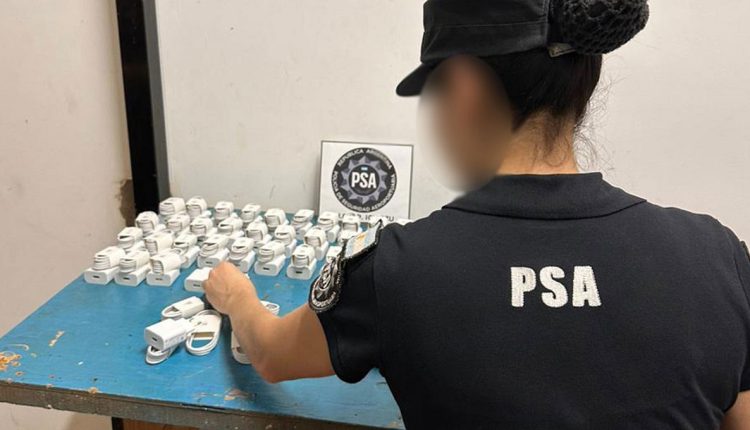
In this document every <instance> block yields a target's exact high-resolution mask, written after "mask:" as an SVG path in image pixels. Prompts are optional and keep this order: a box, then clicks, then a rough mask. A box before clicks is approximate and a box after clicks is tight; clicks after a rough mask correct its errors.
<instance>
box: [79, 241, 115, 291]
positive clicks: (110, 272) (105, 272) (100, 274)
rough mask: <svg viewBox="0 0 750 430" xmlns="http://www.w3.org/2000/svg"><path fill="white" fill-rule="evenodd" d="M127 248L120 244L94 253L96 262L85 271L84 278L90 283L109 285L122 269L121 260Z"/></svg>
mask: <svg viewBox="0 0 750 430" xmlns="http://www.w3.org/2000/svg"><path fill="white" fill-rule="evenodd" d="M124 257H125V250H124V249H122V248H120V247H119V246H110V247H107V248H105V249H103V250H101V251H99V252H97V253H96V254H95V255H94V262H93V264H92V265H91V267H90V268H89V269H86V271H84V272H83V279H84V281H86V282H87V283H89V284H95V285H107V284H109V283H110V282H111V281H112V279H114V277H115V274H117V272H118V271H119V270H120V260H121V259H122V258H124Z"/></svg>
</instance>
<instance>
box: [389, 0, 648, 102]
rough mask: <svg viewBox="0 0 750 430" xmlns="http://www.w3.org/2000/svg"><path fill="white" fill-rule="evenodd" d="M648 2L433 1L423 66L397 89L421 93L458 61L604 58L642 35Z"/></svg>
mask: <svg viewBox="0 0 750 430" xmlns="http://www.w3.org/2000/svg"><path fill="white" fill-rule="evenodd" d="M648 15H649V9H648V3H647V0H428V1H427V2H426V3H425V4H424V36H423V38H422V55H421V61H422V65H421V66H419V67H418V68H417V69H416V70H414V71H413V72H412V73H411V74H409V75H408V76H407V77H406V78H405V79H404V80H403V81H401V83H400V84H399V85H398V87H397V88H396V93H397V94H398V95H400V96H414V95H418V94H419V93H420V92H421V91H422V87H423V86H424V84H425V81H426V80H427V77H428V75H429V74H430V72H432V70H433V69H434V68H435V67H437V65H438V64H439V63H440V62H441V61H442V60H444V59H446V58H450V57H452V56H454V55H461V54H464V55H473V56H477V57H488V56H496V55H506V54H513V53H516V52H523V51H530V50H532V49H536V48H544V47H546V48H550V53H551V55H553V56H555V55H560V54H564V53H567V52H574V51H577V52H580V53H582V54H591V55H593V54H604V53H607V52H610V51H613V50H615V49H617V48H619V47H620V46H622V45H623V44H625V43H626V42H627V41H629V40H630V39H631V38H633V36H635V35H636V34H637V33H638V32H639V31H640V30H642V29H643V27H645V25H646V21H647V20H648Z"/></svg>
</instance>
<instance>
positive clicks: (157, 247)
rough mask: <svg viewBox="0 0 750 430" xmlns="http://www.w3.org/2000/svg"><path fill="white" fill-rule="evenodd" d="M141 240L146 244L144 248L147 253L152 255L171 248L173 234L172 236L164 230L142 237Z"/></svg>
mask: <svg viewBox="0 0 750 430" xmlns="http://www.w3.org/2000/svg"><path fill="white" fill-rule="evenodd" d="M143 242H144V243H145V244H146V250H147V251H148V253H149V254H151V255H152V256H154V255H156V254H158V253H160V252H162V251H166V250H168V249H170V248H172V244H173V243H174V236H172V233H170V232H169V231H166V230H165V231H160V232H158V233H154V234H152V235H151V236H149V237H147V238H146V239H144V240H143Z"/></svg>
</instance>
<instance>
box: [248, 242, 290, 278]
mask: <svg viewBox="0 0 750 430" xmlns="http://www.w3.org/2000/svg"><path fill="white" fill-rule="evenodd" d="M257 260H258V261H256V262H255V265H254V269H255V273H257V274H258V275H263V276H276V275H278V274H279V272H281V268H282V267H283V266H284V262H285V261H286V246H285V245H284V244H283V243H282V242H279V241H278V240H272V241H270V242H268V243H267V244H265V245H263V246H262V247H261V248H260V249H259V250H258V255H257Z"/></svg>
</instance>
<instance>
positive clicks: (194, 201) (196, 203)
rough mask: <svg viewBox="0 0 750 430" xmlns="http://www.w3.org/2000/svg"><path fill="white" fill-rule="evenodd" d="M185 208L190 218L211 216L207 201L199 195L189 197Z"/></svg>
mask: <svg viewBox="0 0 750 430" xmlns="http://www.w3.org/2000/svg"><path fill="white" fill-rule="evenodd" d="M185 208H186V209H187V214H188V216H190V219H195V218H198V217H199V216H205V217H209V218H210V217H211V212H210V211H209V210H208V203H206V199H204V198H203V197H201V196H194V197H191V198H190V199H189V200H188V201H187V203H186V204H185Z"/></svg>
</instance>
